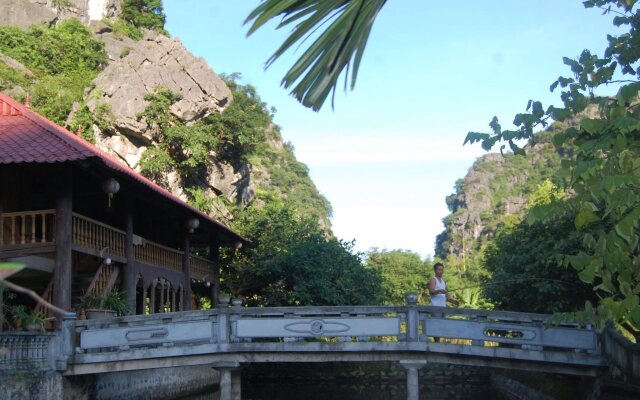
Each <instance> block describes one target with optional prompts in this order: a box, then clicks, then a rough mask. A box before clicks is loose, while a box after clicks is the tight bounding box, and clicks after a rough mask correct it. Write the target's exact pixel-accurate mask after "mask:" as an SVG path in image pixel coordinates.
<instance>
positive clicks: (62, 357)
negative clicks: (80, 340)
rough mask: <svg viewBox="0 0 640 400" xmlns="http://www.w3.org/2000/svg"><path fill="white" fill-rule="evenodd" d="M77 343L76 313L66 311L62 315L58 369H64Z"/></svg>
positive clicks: (57, 360) (57, 357)
mask: <svg viewBox="0 0 640 400" xmlns="http://www.w3.org/2000/svg"><path fill="white" fill-rule="evenodd" d="M75 345H76V313H75V312H66V313H64V314H63V315H62V323H61V329H60V347H59V350H58V354H57V355H56V358H55V359H56V363H55V364H56V365H55V367H56V369H57V370H58V371H64V370H66V369H67V365H68V363H69V360H70V359H73V354H74V350H75Z"/></svg>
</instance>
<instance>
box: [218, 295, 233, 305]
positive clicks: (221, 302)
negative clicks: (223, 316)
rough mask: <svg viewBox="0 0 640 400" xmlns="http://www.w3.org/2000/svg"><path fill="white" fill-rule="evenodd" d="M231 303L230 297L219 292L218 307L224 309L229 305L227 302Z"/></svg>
mask: <svg viewBox="0 0 640 400" xmlns="http://www.w3.org/2000/svg"><path fill="white" fill-rule="evenodd" d="M230 301H231V295H230V294H229V293H227V292H220V294H219V295H218V304H219V305H220V306H223V307H226V306H228V305H229V302H230Z"/></svg>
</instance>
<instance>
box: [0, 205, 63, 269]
mask: <svg viewBox="0 0 640 400" xmlns="http://www.w3.org/2000/svg"><path fill="white" fill-rule="evenodd" d="M55 213H56V212H55V210H37V211H25V212H11V213H2V214H0V216H1V218H0V248H2V250H3V255H5V254H6V256H7V257H12V256H14V255H17V254H19V253H20V252H24V251H25V250H27V249H28V251H29V252H30V254H37V253H46V252H50V251H52V250H53V249H54V241H55V240H54V225H55Z"/></svg>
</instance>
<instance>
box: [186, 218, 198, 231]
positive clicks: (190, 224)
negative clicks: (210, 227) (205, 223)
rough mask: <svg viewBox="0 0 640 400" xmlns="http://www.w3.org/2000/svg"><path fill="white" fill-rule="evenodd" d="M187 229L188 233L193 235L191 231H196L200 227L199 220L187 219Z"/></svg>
mask: <svg viewBox="0 0 640 400" xmlns="http://www.w3.org/2000/svg"><path fill="white" fill-rule="evenodd" d="M186 226H187V229H188V230H189V233H193V231H194V230H195V229H198V227H199V226H200V220H199V219H198V218H195V217H193V218H189V219H188V220H187V223H186Z"/></svg>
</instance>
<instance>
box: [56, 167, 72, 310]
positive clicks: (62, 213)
mask: <svg viewBox="0 0 640 400" xmlns="http://www.w3.org/2000/svg"><path fill="white" fill-rule="evenodd" d="M72 210H73V176H72V167H71V165H66V164H65V165H62V166H61V167H60V168H59V169H58V193H57V197H56V225H55V244H56V258H55V269H54V270H53V282H54V283H53V285H54V286H53V287H54V288H55V289H54V291H53V304H54V305H56V306H58V307H60V308H62V309H63V310H70V309H71V278H72V277H71V274H72V271H73V266H72V253H71V245H72V243H73V238H72V233H73V232H72V229H73V227H72ZM57 317H58V321H59V322H60V321H62V315H58V316H57Z"/></svg>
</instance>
